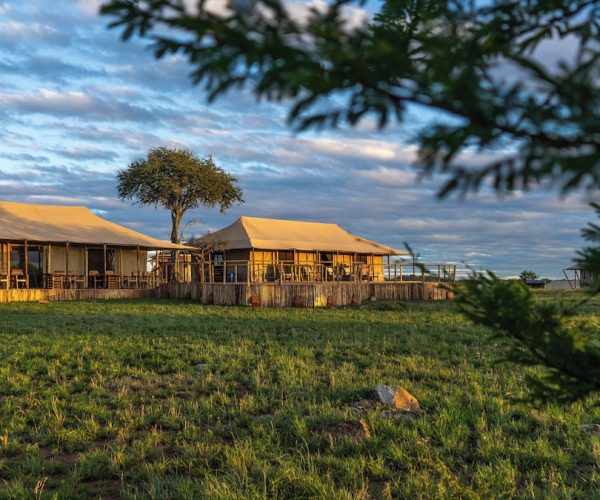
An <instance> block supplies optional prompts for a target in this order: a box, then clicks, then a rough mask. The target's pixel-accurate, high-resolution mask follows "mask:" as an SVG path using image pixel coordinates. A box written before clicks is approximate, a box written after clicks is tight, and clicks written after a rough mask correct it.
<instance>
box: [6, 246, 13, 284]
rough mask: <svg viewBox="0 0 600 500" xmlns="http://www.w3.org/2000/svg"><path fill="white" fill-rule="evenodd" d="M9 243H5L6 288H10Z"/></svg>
mask: <svg viewBox="0 0 600 500" xmlns="http://www.w3.org/2000/svg"><path fill="white" fill-rule="evenodd" d="M10 247H11V245H10V243H8V242H7V243H6V289H7V290H8V289H9V288H10V257H11V253H12V252H11V248H10Z"/></svg>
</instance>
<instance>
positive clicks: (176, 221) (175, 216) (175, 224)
mask: <svg viewBox="0 0 600 500" xmlns="http://www.w3.org/2000/svg"><path fill="white" fill-rule="evenodd" d="M180 224H181V213H179V212H177V211H174V212H171V243H177V244H179V225H180Z"/></svg>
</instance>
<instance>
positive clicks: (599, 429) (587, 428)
mask: <svg viewBox="0 0 600 500" xmlns="http://www.w3.org/2000/svg"><path fill="white" fill-rule="evenodd" d="M579 430H580V431H583V432H590V433H592V434H598V435H600V424H582V425H580V426H579Z"/></svg>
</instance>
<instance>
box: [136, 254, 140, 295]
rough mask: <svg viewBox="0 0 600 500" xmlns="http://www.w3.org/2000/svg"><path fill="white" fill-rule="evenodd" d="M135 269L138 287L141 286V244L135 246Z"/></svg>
mask: <svg viewBox="0 0 600 500" xmlns="http://www.w3.org/2000/svg"><path fill="white" fill-rule="evenodd" d="M135 269H136V271H137V280H136V283H137V287H138V288H140V246H139V245H138V246H137V247H135Z"/></svg>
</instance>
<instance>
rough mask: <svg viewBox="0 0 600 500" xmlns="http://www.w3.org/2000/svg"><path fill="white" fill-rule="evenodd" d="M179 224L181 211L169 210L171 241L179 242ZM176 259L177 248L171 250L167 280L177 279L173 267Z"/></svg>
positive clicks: (174, 280)
mask: <svg viewBox="0 0 600 500" xmlns="http://www.w3.org/2000/svg"><path fill="white" fill-rule="evenodd" d="M180 224H181V213H180V212H179V211H177V210H175V211H173V212H171V243H177V244H179V225H180ZM176 261H177V250H173V251H172V252H171V262H170V266H169V270H168V271H167V276H168V278H167V279H168V280H169V282H176V281H177V269H176V268H175V266H176Z"/></svg>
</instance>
